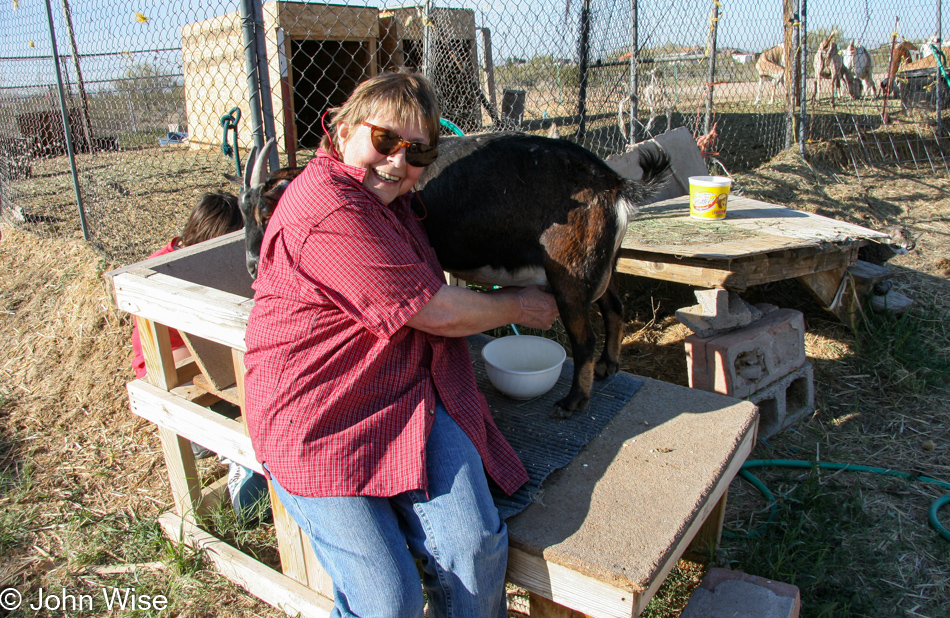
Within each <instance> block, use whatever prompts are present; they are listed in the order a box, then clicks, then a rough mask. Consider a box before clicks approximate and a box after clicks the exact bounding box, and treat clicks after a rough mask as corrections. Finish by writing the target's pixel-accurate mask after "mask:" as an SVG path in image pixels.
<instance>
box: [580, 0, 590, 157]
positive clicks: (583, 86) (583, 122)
mask: <svg viewBox="0 0 950 618" xmlns="http://www.w3.org/2000/svg"><path fill="white" fill-rule="evenodd" d="M589 47H590V0H584V3H583V4H582V5H581V37H580V43H579V45H578V54H577V56H578V58H577V65H578V70H579V71H580V88H579V90H578V94H577V115H578V124H577V139H578V140H582V139H584V134H585V133H586V132H587V64H588V57H587V56H588V52H589V51H590V50H589Z"/></svg>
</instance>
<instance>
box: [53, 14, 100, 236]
mask: <svg viewBox="0 0 950 618" xmlns="http://www.w3.org/2000/svg"><path fill="white" fill-rule="evenodd" d="M44 4H46V19H47V21H48V23H49V42H50V45H51V46H52V48H53V64H54V65H55V66H56V85H57V86H58V87H59V108H60V110H62V113H63V131H64V134H65V136H66V154H67V156H68V157H69V168H70V171H71V172H72V175H73V189H74V190H75V191H76V204H77V205H78V207H79V225H80V227H81V228H82V237H83V239H84V240H85V241H87V242H88V241H89V229H88V228H87V227H86V209H85V208H84V207H83V203H82V192H81V191H80V190H79V173H78V172H77V171H76V153H75V151H74V150H73V136H72V133H71V132H70V130H69V107H67V105H66V92H65V89H64V88H63V72H62V70H60V68H59V53H58V52H57V51H56V28H55V27H54V26H53V9H52V8H51V7H50V4H49V0H46V2H45V3H44Z"/></svg>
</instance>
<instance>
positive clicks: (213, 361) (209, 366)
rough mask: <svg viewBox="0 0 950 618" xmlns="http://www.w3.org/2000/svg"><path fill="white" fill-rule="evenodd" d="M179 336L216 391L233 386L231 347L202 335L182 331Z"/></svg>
mask: <svg viewBox="0 0 950 618" xmlns="http://www.w3.org/2000/svg"><path fill="white" fill-rule="evenodd" d="M181 338H182V340H183V341H184V342H185V345H186V346H188V349H189V350H190V351H191V355H192V357H194V359H195V363H197V365H198V367H199V368H200V370H201V373H202V375H204V377H206V378H207V379H208V382H209V383H210V384H211V385H212V386H213V387H214V389H215V390H216V391H223V390H224V389H226V388H230V387H232V386H234V383H235V379H234V361H233V360H232V359H231V348H229V347H226V346H223V345H221V344H220V343H215V342H214V341H208V340H207V339H205V338H203V337H199V336H197V335H192V334H189V333H185V332H182V333H181Z"/></svg>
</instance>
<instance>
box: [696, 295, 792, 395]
mask: <svg viewBox="0 0 950 618" xmlns="http://www.w3.org/2000/svg"><path fill="white" fill-rule="evenodd" d="M804 362H805V318H804V316H803V315H802V313H801V312H800V311H796V310H794V309H778V310H776V311H772V312H770V313H768V314H766V315H765V316H763V317H762V318H761V319H759V320H758V321H756V322H754V323H753V324H752V325H750V326H747V327H746V328H741V329H739V330H734V331H731V332H728V333H726V334H724V335H719V336H718V337H714V338H711V339H709V340H708V341H706V363H707V365H708V367H707V369H706V371H707V372H708V374H709V380H708V383H707V384H708V388H707V389H705V390H711V391H714V392H717V393H722V394H723V395H729V396H731V397H736V398H739V399H742V398H744V397H748V396H749V395H751V394H752V393H754V392H756V391H758V390H760V389H762V388H764V387H766V386H768V385H769V384H772V383H773V382H775V381H776V380H778V379H780V378H782V377H783V376H785V375H788V374H789V373H790V372H791V371H793V370H794V369H796V368H798V367H800V366H801V365H802V364H803V363H804Z"/></svg>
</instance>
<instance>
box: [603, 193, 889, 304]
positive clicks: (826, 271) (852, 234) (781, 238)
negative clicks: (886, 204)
mask: <svg viewBox="0 0 950 618" xmlns="http://www.w3.org/2000/svg"><path fill="white" fill-rule="evenodd" d="M886 238H888V236H887V234H884V233H882V232H877V231H875V230H870V229H867V228H864V227H860V226H858V225H853V224H851V223H845V222H843V221H837V220H835V219H831V218H828V217H823V216H821V215H815V214H812V213H808V212H803V211H800V210H794V209H792V208H786V207H785V206H778V205H776V204H769V203H767V202H760V201H758V200H753V199H749V198H745V197H739V196H735V195H731V196H730V197H729V206H728V210H727V213H726V218H725V219H721V220H718V221H702V220H698V219H693V218H691V217H690V216H689V198H688V196H682V197H677V198H673V199H669V200H664V201H662V202H657V203H655V204H650V205H647V206H644V207H642V208H641V209H640V211H639V213H638V214H637V216H636V217H634V219H633V220H632V221H631V222H630V224H629V225H628V226H627V233H626V235H625V236H624V239H623V244H622V247H621V250H620V259H619V261H618V264H617V270H618V271H620V272H624V273H629V274H633V275H639V276H641V277H649V278H651V279H661V280H663V281H674V282H677V283H685V284H688V285H695V286H699V287H703V288H726V289H729V290H734V291H737V292H741V291H743V290H745V289H747V288H749V287H750V286H753V285H760V284H763V283H771V282H774V281H782V280H785V279H798V280H799V281H801V282H802V283H803V284H804V285H805V286H806V287H807V288H808V289H809V290H810V291H812V293H814V294H815V295H816V297H817V298H818V299H819V300H821V301H822V302H823V303H824V304H825V306H826V307H828V308H830V309H834V308H835V307H834V302H835V299H836V298H839V299H840V297H841V295H842V294H841V292H842V285H843V284H844V283H845V279H846V273H847V270H848V267H850V266H852V265H854V264H855V263H856V262H857V260H858V249H859V248H860V247H861V246H863V245H865V244H867V243H868V242H869V241H872V240H878V241H879V240H883V239H886Z"/></svg>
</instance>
